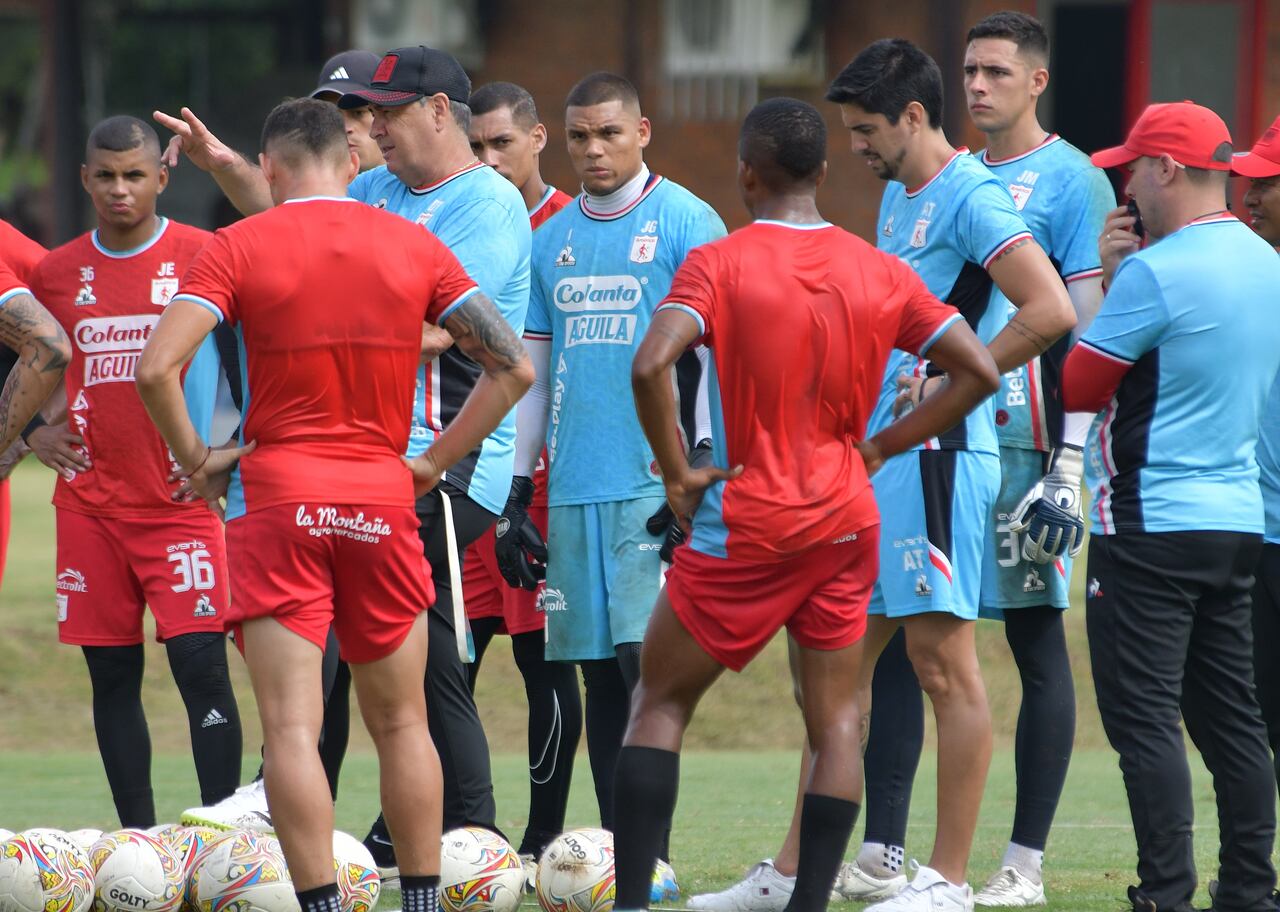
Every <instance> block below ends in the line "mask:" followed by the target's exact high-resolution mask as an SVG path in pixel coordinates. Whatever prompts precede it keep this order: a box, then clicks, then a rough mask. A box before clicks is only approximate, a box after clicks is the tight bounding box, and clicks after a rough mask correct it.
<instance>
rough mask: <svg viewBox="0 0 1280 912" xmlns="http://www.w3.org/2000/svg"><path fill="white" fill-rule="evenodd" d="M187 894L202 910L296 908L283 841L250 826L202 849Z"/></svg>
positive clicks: (286, 911)
mask: <svg viewBox="0 0 1280 912" xmlns="http://www.w3.org/2000/svg"><path fill="white" fill-rule="evenodd" d="M188 898H189V901H190V902H191V905H192V906H194V907H195V908H196V909H197V910H198V912H219V910H224V909H234V910H235V912H298V897H297V896H295V895H294V892H293V881H292V880H290V879H289V867H288V865H287V864H285V860H284V852H283V851H281V849H280V841H279V840H278V839H276V838H275V837H274V836H267V835H266V834H265V833H251V832H249V831H248V830H239V831H236V832H232V833H230V834H228V835H226V836H224V837H222V838H221V839H219V840H218V841H217V842H215V843H213V844H212V845H210V846H209V847H208V848H206V849H205V850H204V851H203V852H201V853H200V856H199V857H198V858H197V859H196V864H195V869H194V870H193V871H192V872H191V887H190V895H189V897H188Z"/></svg>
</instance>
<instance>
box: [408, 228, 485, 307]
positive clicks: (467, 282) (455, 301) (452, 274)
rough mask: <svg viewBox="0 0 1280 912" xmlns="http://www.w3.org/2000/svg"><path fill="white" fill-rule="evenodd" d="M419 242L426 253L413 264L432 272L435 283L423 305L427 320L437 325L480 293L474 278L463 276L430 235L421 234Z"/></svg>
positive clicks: (453, 258) (457, 264)
mask: <svg viewBox="0 0 1280 912" xmlns="http://www.w3.org/2000/svg"><path fill="white" fill-rule="evenodd" d="M422 239H423V241H424V242H425V244H426V246H427V248H428V250H427V253H426V254H425V255H424V256H423V257H422V258H421V259H419V260H418V261H417V262H419V263H422V264H424V267H423V268H424V269H426V270H429V271H434V273H435V284H434V290H433V291H432V294H431V300H430V301H428V302H427V320H428V321H429V322H431V323H435V324H440V323H443V322H444V321H445V320H447V319H449V315H450V314H452V313H453V312H454V310H456V309H457V308H458V306H459V305H460V304H462V302H463V301H465V300H467V298H469V297H471V296H472V295H473V294H476V293H478V292H479V291H480V286H479V285H477V284H476V282H475V279H473V278H471V276H469V275H467V271H466V270H465V269H463V268H462V264H461V263H460V262H458V258H457V257H456V256H454V255H453V251H452V250H450V249H449V248H448V247H446V246H445V245H444V244H443V242H441V241H440V240H439V239H438V238H437V237H436V236H435V235H434V234H432V233H431V232H429V231H424V232H422Z"/></svg>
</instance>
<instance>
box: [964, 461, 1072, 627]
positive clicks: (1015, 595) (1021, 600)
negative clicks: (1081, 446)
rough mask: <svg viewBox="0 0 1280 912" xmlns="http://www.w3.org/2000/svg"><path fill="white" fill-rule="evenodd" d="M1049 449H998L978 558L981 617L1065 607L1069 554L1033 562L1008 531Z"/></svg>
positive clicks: (1015, 535) (1018, 538)
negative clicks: (995, 492) (994, 492)
mask: <svg viewBox="0 0 1280 912" xmlns="http://www.w3.org/2000/svg"><path fill="white" fill-rule="evenodd" d="M1048 455H1049V454H1048V453H1041V452H1040V451H1038V450H1023V449H1018V448H1016V447H1001V448H1000V471H1001V473H1002V477H1001V481H1000V494H999V496H997V497H996V503H995V508H994V509H993V510H992V513H991V516H990V518H989V520H988V522H987V548H986V554H984V555H983V558H982V610H981V612H980V614H981V616H982V617H984V618H993V619H994V620H1003V619H1004V612H1006V611H1008V610H1010V609H1013V608H1031V607H1037V606H1040V605H1051V606H1052V607H1054V608H1066V607H1067V606H1068V594H1069V592H1070V589H1071V558H1069V557H1060V558H1058V560H1056V561H1055V562H1054V563H1052V564H1037V563H1033V562H1031V561H1028V560H1024V559H1023V557H1022V535H1021V533H1018V532H1011V531H1009V521H1010V520H1011V519H1012V518H1013V511H1014V510H1015V509H1016V508H1017V506H1018V504H1019V503H1020V502H1021V501H1022V498H1023V496H1024V495H1025V494H1026V493H1027V492H1028V491H1029V490H1031V487H1032V485H1034V484H1035V483H1036V482H1038V481H1039V480H1040V479H1041V478H1043V477H1044V472H1045V459H1046V458H1047V456H1048Z"/></svg>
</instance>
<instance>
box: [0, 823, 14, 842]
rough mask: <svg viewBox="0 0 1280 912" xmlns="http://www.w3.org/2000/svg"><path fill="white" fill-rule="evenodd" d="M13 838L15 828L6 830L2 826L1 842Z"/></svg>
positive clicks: (0, 831)
mask: <svg viewBox="0 0 1280 912" xmlns="http://www.w3.org/2000/svg"><path fill="white" fill-rule="evenodd" d="M11 838H13V830H6V829H5V828H4V827H0V842H4V841H5V840H6V839H11Z"/></svg>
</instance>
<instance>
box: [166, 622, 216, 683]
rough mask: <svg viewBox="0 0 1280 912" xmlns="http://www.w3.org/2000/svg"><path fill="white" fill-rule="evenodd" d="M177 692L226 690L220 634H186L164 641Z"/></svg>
mask: <svg viewBox="0 0 1280 912" xmlns="http://www.w3.org/2000/svg"><path fill="white" fill-rule="evenodd" d="M165 645H166V648H167V649H168V652H169V666H170V668H171V669H172V671H173V679H174V682H175V683H176V684H177V685H178V691H179V693H182V694H183V695H187V694H209V693H222V692H225V691H227V690H229V689H230V687H231V678H230V674H229V672H228V671H227V648H226V644H225V640H224V639H223V636H222V634H219V633H188V634H184V635H182V636H178V637H174V638H173V639H172V640H170V641H169V642H168V643H166V644H165Z"/></svg>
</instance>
